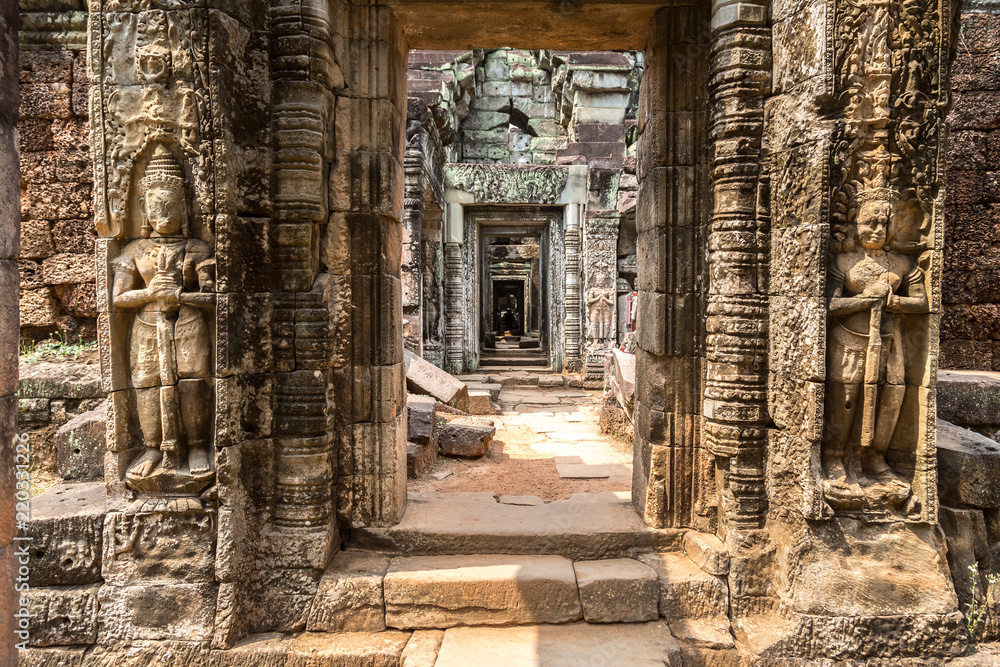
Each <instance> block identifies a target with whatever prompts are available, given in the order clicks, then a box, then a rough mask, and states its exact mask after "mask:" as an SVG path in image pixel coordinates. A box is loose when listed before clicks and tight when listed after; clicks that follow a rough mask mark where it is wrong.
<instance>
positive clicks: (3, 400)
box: [0, 2, 20, 656]
mask: <svg viewBox="0 0 1000 667" xmlns="http://www.w3.org/2000/svg"><path fill="white" fill-rule="evenodd" d="M17 24H18V22H17V7H16V6H15V5H14V3H11V2H8V3H5V4H4V5H3V7H2V9H0V461H3V462H4V464H3V468H2V469H0V496H2V497H0V581H3V582H4V585H3V587H2V590H0V610H3V611H2V612H0V655H3V656H12V655H14V654H15V649H14V644H15V643H16V642H17V641H18V640H17V636H16V635H15V633H14V630H15V629H16V619H15V618H14V616H13V614H14V610H15V608H16V603H17V599H18V594H17V592H16V590H15V587H14V586H13V585H12V584H13V583H14V578H15V576H16V572H17V568H18V563H17V559H16V557H15V549H14V548H13V540H14V515H15V511H14V510H15V497H16V484H17V477H16V470H17V469H16V467H15V464H16V462H17V461H16V451H15V445H16V442H17V441H16V440H15V434H16V433H17V397H16V396H15V395H14V390H15V389H16V388H17V351H18V346H17V339H18V336H17V331H18V303H17V293H18V290H17V284H18V274H17V265H16V263H15V262H16V259H17V253H18V228H19V222H20V215H19V213H18V206H17V194H16V193H17V179H16V177H15V173H16V171H15V170H16V168H17V107H18V78H17Z"/></svg>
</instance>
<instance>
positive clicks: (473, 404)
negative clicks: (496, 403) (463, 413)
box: [469, 389, 495, 415]
mask: <svg viewBox="0 0 1000 667" xmlns="http://www.w3.org/2000/svg"><path fill="white" fill-rule="evenodd" d="M469 414H470V415H492V414H495V413H494V410H493V399H492V397H491V396H490V392H489V391H483V390H481V389H473V390H472V391H470V392H469Z"/></svg>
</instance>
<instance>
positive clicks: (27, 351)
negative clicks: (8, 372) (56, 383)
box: [18, 331, 97, 364]
mask: <svg viewBox="0 0 1000 667" xmlns="http://www.w3.org/2000/svg"><path fill="white" fill-rule="evenodd" d="M19 348H20V349H19V350H18V355H19V356H20V358H21V361H24V362H26V363H29V364H33V363H36V362H38V361H41V360H42V359H46V358H49V357H54V356H61V357H71V358H73V359H79V358H80V356H82V355H83V353H84V352H87V351H89V350H95V349H97V341H96V340H95V341H90V342H87V341H84V340H83V338H82V337H81V338H79V339H78V340H77V341H76V342H75V343H71V342H70V341H69V337H68V336H67V335H66V334H65V333H64V332H62V331H59V332H57V333H56V334H55V337H51V338H47V339H46V340H43V341H40V342H38V343H32V342H31V341H30V340H25V339H21V343H20V345H19Z"/></svg>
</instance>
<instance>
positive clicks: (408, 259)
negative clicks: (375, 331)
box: [401, 119, 426, 356]
mask: <svg viewBox="0 0 1000 667" xmlns="http://www.w3.org/2000/svg"><path fill="white" fill-rule="evenodd" d="M423 131H424V130H423V127H422V126H421V124H420V121H419V119H415V120H408V121H407V135H408V136H407V149H406V157H405V160H404V163H403V168H404V171H405V174H406V182H405V185H404V188H405V189H404V193H403V263H402V267H401V279H402V283H403V316H404V317H405V318H406V319H407V320H408V321H409V332H408V333H407V334H405V335H404V339H403V344H404V345H405V346H406V349H408V350H410V351H411V352H413V353H414V354H416V355H417V356H423V345H422V342H423V331H424V324H423V312H422V311H423V302H424V298H423V286H424V280H423V266H422V263H423V252H422V245H423V237H422V231H423V226H424V189H425V187H426V184H425V183H424V182H423V154H422V152H421V151H420V149H419V142H420V134H421V133H422V132H423ZM409 135H412V137H411V136H409ZM411 142H412V143H414V146H413V147H412V148H410V147H409V144H410V143H411Z"/></svg>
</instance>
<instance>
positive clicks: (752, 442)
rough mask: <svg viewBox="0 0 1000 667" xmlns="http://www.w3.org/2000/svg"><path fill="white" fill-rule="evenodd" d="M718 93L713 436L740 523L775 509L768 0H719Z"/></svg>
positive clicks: (732, 516)
mask: <svg viewBox="0 0 1000 667" xmlns="http://www.w3.org/2000/svg"><path fill="white" fill-rule="evenodd" d="M713 14H714V15H715V17H716V18H715V19H713V32H712V54H711V68H712V72H711V78H710V84H709V86H710V93H711V99H712V109H713V117H712V129H711V138H712V141H713V143H714V161H713V191H714V200H715V208H714V211H713V214H712V223H711V224H712V226H711V236H710V240H709V247H710V254H709V274H710V282H709V297H708V313H707V315H708V317H707V321H706V330H707V349H706V357H707V377H706V381H705V404H704V415H705V444H706V447H707V448H708V449H709V451H710V452H711V453H712V454H714V455H715V457H716V461H717V466H718V467H719V468H720V469H721V470H722V475H723V478H724V480H725V481H724V482H723V484H722V487H721V489H720V492H721V493H722V504H723V508H724V510H725V512H724V516H725V520H726V523H727V524H728V526H729V529H730V530H731V531H733V532H737V533H738V532H740V531H743V530H748V529H754V528H759V527H761V526H762V525H763V521H764V515H765V512H766V509H767V498H766V495H765V484H764V457H765V444H766V442H767V433H766V430H765V429H766V424H767V394H766V386H767V312H768V311H767V308H768V301H767V250H768V247H767V234H768V233H769V230H768V229H766V228H764V226H765V225H766V221H765V220H763V219H762V217H761V216H760V215H759V211H758V200H757V198H758V190H759V183H760V178H761V174H760V156H761V139H762V134H763V127H764V97H765V96H766V95H767V94H768V93H769V92H770V88H771V29H770V27H769V26H768V25H767V21H766V17H767V3H766V2H760V1H749V2H744V1H739V2H729V1H728V0H727V1H723V2H716V3H715V4H714V6H713Z"/></svg>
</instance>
